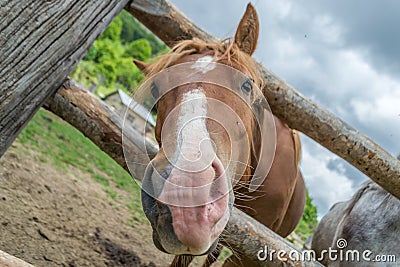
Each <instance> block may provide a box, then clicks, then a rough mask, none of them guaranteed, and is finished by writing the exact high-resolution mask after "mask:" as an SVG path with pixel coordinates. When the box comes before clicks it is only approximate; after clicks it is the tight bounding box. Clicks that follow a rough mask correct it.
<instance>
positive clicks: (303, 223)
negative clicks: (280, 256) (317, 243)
mask: <svg viewBox="0 0 400 267" xmlns="http://www.w3.org/2000/svg"><path fill="white" fill-rule="evenodd" d="M317 224H318V212H317V208H316V207H315V206H314V204H313V202H312V198H311V197H310V195H309V194H308V190H307V191H306V205H305V207H304V212H303V216H302V218H301V220H300V222H299V224H298V225H297V227H296V229H295V232H296V233H297V234H298V235H299V236H300V237H301V238H302V239H303V241H305V240H306V239H307V237H308V236H309V235H311V234H313V233H314V231H315V229H316V227H317Z"/></svg>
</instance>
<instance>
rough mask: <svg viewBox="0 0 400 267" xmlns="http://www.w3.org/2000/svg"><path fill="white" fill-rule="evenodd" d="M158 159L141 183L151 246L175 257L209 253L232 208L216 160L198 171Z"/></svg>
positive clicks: (224, 180)
mask: <svg viewBox="0 0 400 267" xmlns="http://www.w3.org/2000/svg"><path fill="white" fill-rule="evenodd" d="M163 162H165V161H164V160H159V159H157V157H156V158H155V159H154V160H153V161H152V162H151V163H150V164H149V165H148V167H147V169H146V174H145V177H144V180H143V184H142V205H143V209H144V212H145V214H146V216H147V218H148V219H149V221H150V222H151V225H152V228H153V240H154V244H155V245H156V247H157V248H158V249H160V250H161V251H164V252H167V253H170V254H174V255H183V254H185V255H203V254H206V253H208V252H209V251H212V250H213V249H214V248H215V246H216V245H217V243H218V237H219V235H220V234H221V233H222V231H223V230H224V228H225V226H226V224H227V222H228V220H229V216H230V212H231V210H232V206H233V193H232V192H231V190H229V189H230V187H229V186H230V185H229V180H228V179H227V177H226V175H225V171H224V167H223V166H222V163H221V161H220V160H219V159H218V157H215V159H214V160H213V161H212V163H211V164H210V166H208V167H206V168H205V169H203V170H200V171H194V172H191V171H188V170H187V169H186V170H182V169H180V168H176V167H172V166H171V165H170V164H169V163H167V164H165V163H164V164H163Z"/></svg>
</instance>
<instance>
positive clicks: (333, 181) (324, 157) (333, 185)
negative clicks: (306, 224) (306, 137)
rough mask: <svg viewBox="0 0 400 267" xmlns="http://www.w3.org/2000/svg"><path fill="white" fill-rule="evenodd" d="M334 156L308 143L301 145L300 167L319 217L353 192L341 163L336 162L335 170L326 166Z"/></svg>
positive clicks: (350, 182)
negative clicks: (311, 146)
mask: <svg viewBox="0 0 400 267" xmlns="http://www.w3.org/2000/svg"><path fill="white" fill-rule="evenodd" d="M335 158H337V157H336V156H335V155H333V154H331V153H329V152H328V151H325V150H322V149H319V148H318V149H312V148H310V144H309V143H306V144H304V145H303V154H302V163H301V169H302V172H303V176H304V180H305V182H306V185H307V188H308V190H309V193H310V196H311V197H312V198H313V200H314V201H313V203H314V204H315V205H316V206H317V209H318V215H319V217H321V216H322V215H324V214H325V213H326V212H327V211H328V210H329V208H330V207H331V206H332V205H333V204H334V203H336V202H338V201H343V200H347V199H349V198H350V197H351V196H352V195H353V193H354V192H355V188H354V187H353V183H352V181H351V180H350V179H349V178H348V177H346V175H345V174H344V173H345V169H344V166H343V165H341V163H338V166H337V168H336V170H332V169H329V168H328V163H329V160H331V159H335Z"/></svg>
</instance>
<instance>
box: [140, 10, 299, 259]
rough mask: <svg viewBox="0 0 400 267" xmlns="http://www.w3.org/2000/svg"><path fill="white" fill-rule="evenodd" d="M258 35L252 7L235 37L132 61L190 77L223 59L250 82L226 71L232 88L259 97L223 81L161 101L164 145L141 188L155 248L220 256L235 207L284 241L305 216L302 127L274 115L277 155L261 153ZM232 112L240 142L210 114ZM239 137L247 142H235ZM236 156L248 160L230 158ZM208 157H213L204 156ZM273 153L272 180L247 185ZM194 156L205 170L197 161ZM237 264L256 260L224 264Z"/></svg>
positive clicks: (152, 71)
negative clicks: (257, 116) (298, 131)
mask: <svg viewBox="0 0 400 267" xmlns="http://www.w3.org/2000/svg"><path fill="white" fill-rule="evenodd" d="M258 32H259V23H258V17H257V13H256V11H255V9H254V7H253V6H252V5H251V4H249V5H248V6H247V9H246V12H245V14H244V16H243V18H242V19H241V21H240V24H239V26H238V28H237V31H236V34H235V37H234V39H233V40H232V41H230V40H226V41H224V42H217V43H206V42H203V41H200V40H186V41H182V42H180V43H179V44H177V45H176V46H175V47H174V48H173V51H172V52H171V53H170V54H167V55H164V56H162V57H161V58H160V60H159V61H158V62H157V63H153V64H145V63H142V62H139V61H136V60H135V61H134V62H135V64H136V65H137V66H138V67H139V68H140V69H141V70H142V71H143V72H144V73H145V74H147V77H148V78H149V77H154V75H157V74H158V73H160V72H161V71H163V70H166V69H168V68H173V67H176V66H178V67H179V66H182V64H183V66H187V68H186V69H184V70H181V73H178V74H176V73H172V72H171V73H170V75H171V76H168V77H167V78H165V79H169V81H171V80H175V79H178V78H182V77H178V76H179V75H180V76H190V75H189V74H190V73H191V72H193V73H202V75H203V76H207V75H208V74H209V75H210V76H211V75H212V69H213V68H214V67H215V65H213V63H218V64H219V65H218V66H220V65H224V66H226V67H227V69H235V71H238V72H240V73H241V75H242V76H243V77H248V78H247V79H245V80H243V81H242V82H241V84H235V82H233V81H234V80H235V81H237V80H238V79H235V77H231V76H229V75H230V74H229V73H224V71H220V72H219V73H218V76H217V77H220V78H221V79H224V80H228V81H229V80H231V81H232V86H237V87H238V88H240V90H241V91H242V92H241V93H242V94H243V95H244V96H245V98H246V99H249V101H250V103H252V105H249V104H248V103H246V102H245V101H243V99H242V98H240V97H239V96H238V95H237V94H236V93H235V92H232V91H229V90H227V89H226V88H224V87H223V86H221V85H218V84H215V83H207V82H189V83H186V84H182V85H179V86H177V87H176V88H173V90H170V91H168V92H167V93H165V94H163V95H162V97H161V98H160V99H159V100H158V101H157V104H156V108H157V122H156V131H155V132H156V139H157V141H158V143H159V147H160V150H159V152H158V153H157V155H156V156H155V157H154V159H152V161H151V162H150V164H149V165H148V166H147V169H146V173H145V176H144V179H143V186H145V187H146V188H147V190H142V204H143V209H144V212H145V214H146V216H147V218H148V219H149V221H150V222H151V225H152V228H153V240H154V244H155V245H156V247H157V248H159V249H160V250H161V251H164V252H166V253H170V254H174V255H204V254H207V253H210V252H212V251H213V250H214V249H215V248H216V246H217V243H218V241H219V236H220V234H221V233H222V231H223V230H224V228H225V226H226V224H227V222H228V219H229V216H230V212H231V210H232V207H233V205H236V206H237V207H238V208H239V209H241V210H243V211H244V212H246V213H248V214H249V215H251V216H252V217H254V218H255V219H257V220H258V221H259V222H261V223H263V224H264V225H266V226H268V227H269V228H270V229H272V230H273V231H275V232H276V233H278V234H279V235H281V236H283V237H285V236H287V235H288V234H289V233H290V232H292V231H293V230H294V228H295V227H296V225H297V223H298V222H299V220H300V218H301V215H302V212H303V209H304V205H305V186H304V181H303V178H302V176H301V173H300V171H299V169H298V162H299V158H300V156H299V155H300V140H299V137H298V135H297V134H296V132H294V131H292V130H291V129H289V128H288V127H287V125H285V124H284V123H283V122H282V121H281V120H279V119H278V118H276V117H274V116H273V115H272V114H271V113H269V115H270V116H271V121H270V124H271V125H268V127H275V132H274V133H276V134H275V136H274V138H275V139H276V140H275V141H276V143H275V144H276V146H275V154H274V155H273V152H272V154H271V155H265V153H264V154H263V153H262V151H263V148H262V147H263V145H262V144H261V143H262V140H263V138H265V137H263V134H265V133H263V130H262V129H264V128H262V127H261V128H260V127H259V126H258V125H257V122H256V119H255V115H254V114H260V113H263V112H264V108H263V107H261V106H257V103H258V102H259V101H258V100H260V99H261V98H262V97H263V95H262V92H261V90H260V89H259V88H262V79H261V77H260V75H259V72H258V71H257V68H256V63H255V61H254V60H253V59H252V58H251V55H252V54H253V52H254V51H255V48H256V45H257V40H258ZM222 70H223V68H222ZM174 75H178V76H176V77H174ZM214 76H215V75H214ZM183 78H185V77H183ZM214 78H215V77H214ZM239 80H240V79H239ZM161 87H162V85H160V84H154V86H153V88H152V93H153V95H157V94H160V93H161V91H162V88H161ZM211 102H212V103H211ZM216 103H220V108H218V107H219V106H218V104H216ZM228 110H230V111H231V112H233V113H234V114H235V115H234V116H233V117H232V118H234V119H233V120H232V121H230V123H229V124H230V125H227V127H228V128H229V127H230V128H231V129H234V130H235V129H239V128H240V129H242V130H243V132H241V134H238V135H237V136H236V138H238V140H236V141H232V138H231V137H230V136H229V133H228V132H227V130H226V127H223V126H222V125H221V124H219V123H218V122H216V121H215V120H213V119H210V118H212V117H219V118H220V117H229V116H231V115H230V113H229V112H228ZM167 122H168V123H167ZM274 124H275V125H274ZM260 129H261V130H260ZM238 131H239V132H240V130H238ZM163 135H164V137H163ZM241 142H242V143H243V142H244V143H247V144H249V145H243V146H237V147H236V146H234V145H235V144H238V143H241ZM244 143H243V144H244ZM231 146H234V147H232V149H231ZM232 151H233V152H232ZM232 153H236V154H237V155H239V157H241V158H244V159H243V160H240V161H239V160H237V161H234V160H231V158H232ZM204 155H207V156H204ZM203 156H204V157H206V158H207V159H209V160H208V161H207V160H206V161H202V160H199V158H200V159H201V158H202V157H203ZM268 158H269V159H271V160H270V161H271V164H272V165H271V164H270V170H269V172H268V176H267V177H266V179H264V180H262V184H261V185H260V186H259V187H258V188H257V190H249V186H250V184H251V180H252V178H253V175H254V173H255V169H256V168H257V166H261V167H260V168H261V169H262V168H263V167H265V168H267V167H266V166H267V165H268V164H267V161H268ZM193 162H199V164H200V165H201V166H193V164H192V163H193ZM178 165H179V166H178ZM189 165H190V167H188V166H189ZM264 165H265V166H264ZM188 168H189V169H188ZM239 170H241V171H239ZM237 173H240V177H239V178H238V179H237V180H239V181H237V180H236V178H237V177H236V175H237ZM220 178H221V179H220ZM160 181H162V182H160ZM216 181H217V182H216ZM209 185H210V186H209ZM182 188H183V189H182ZM188 188H195V189H192V190H191V189H189V190H188ZM199 188H200V189H199ZM197 189H198V190H197ZM149 190H150V191H151V192H150V193H149ZM185 190H186V191H185ZM180 203H183V204H182V205H181V204H180ZM186 204H187V205H186ZM197 204H198V205H197ZM222 241H223V240H222ZM222 243H223V242H222ZM237 263H241V264H245V265H246V266H252V265H253V264H254V263H252V262H251V261H249V259H247V258H246V257H244V255H239V254H235V255H233V256H232V257H231V259H230V261H228V262H226V263H225V265H224V266H230V264H236V265H237Z"/></svg>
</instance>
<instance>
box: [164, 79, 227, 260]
mask: <svg viewBox="0 0 400 267" xmlns="http://www.w3.org/2000/svg"><path fill="white" fill-rule="evenodd" d="M207 105H208V104H207V98H206V95H205V93H204V91H203V88H202V87H201V86H199V87H198V88H196V89H194V90H191V91H189V92H187V93H185V94H183V98H182V102H181V104H180V106H179V107H177V108H176V111H177V113H174V114H170V115H171V116H177V117H174V118H175V119H176V120H175V119H174V121H175V122H176V124H175V125H173V127H174V130H173V131H169V132H168V137H170V138H172V139H171V141H173V142H175V145H176V146H175V149H174V151H171V152H172V153H173V154H174V156H173V158H174V160H173V164H172V165H173V166H172V170H171V172H170V174H169V177H168V179H167V180H166V181H165V183H164V185H163V190H162V192H161V194H160V196H159V197H158V198H157V200H158V201H160V202H162V203H166V204H168V207H169V210H170V212H171V215H172V225H173V229H174V233H175V235H176V237H177V238H178V240H180V241H181V242H182V244H183V248H182V247H179V248H176V249H177V250H176V251H175V250H174V249H175V248H174V247H171V246H170V245H169V244H168V242H169V241H168V239H165V240H164V239H161V240H160V242H161V245H162V246H163V247H164V248H165V249H166V250H167V251H168V252H169V253H172V254H182V253H189V254H196V255H200V254H203V253H205V252H206V251H207V250H208V249H209V248H210V246H211V244H212V243H213V242H214V241H215V240H216V238H217V237H218V236H219V235H220V234H221V232H222V231H223V229H224V227H225V225H226V223H227V222H228V219H229V208H228V201H229V196H228V194H226V193H227V192H228V189H229V187H228V182H227V178H226V175H225V172H224V167H223V165H222V163H221V161H220V160H219V159H218V157H216V153H215V151H214V148H213V146H212V141H211V139H210V137H209V133H208V131H207V127H206V118H207ZM171 113H172V112H171ZM166 121H168V120H166ZM171 126H172V125H171ZM171 130H172V129H171ZM175 138H176V139H175ZM174 139H175V140H174ZM166 145H167V146H168V144H166ZM216 177H218V179H215V178H216Z"/></svg>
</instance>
